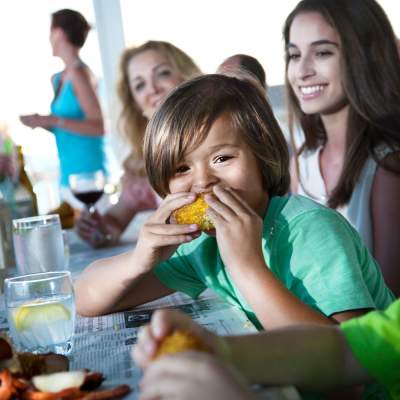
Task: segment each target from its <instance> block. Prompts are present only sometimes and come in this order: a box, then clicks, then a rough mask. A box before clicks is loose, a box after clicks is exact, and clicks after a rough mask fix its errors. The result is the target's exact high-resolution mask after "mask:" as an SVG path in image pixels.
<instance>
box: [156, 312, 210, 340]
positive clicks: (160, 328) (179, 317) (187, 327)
mask: <svg viewBox="0 0 400 400" xmlns="http://www.w3.org/2000/svg"><path fill="white" fill-rule="evenodd" d="M151 328H152V332H153V335H154V337H155V338H156V339H157V340H162V339H164V337H166V336H167V335H168V334H170V333H171V332H173V331H175V330H178V329H179V330H184V331H189V332H192V333H193V334H195V335H196V336H198V337H199V338H201V337H203V336H205V329H204V328H202V327H201V326H200V325H198V324H196V323H195V322H194V321H193V320H192V319H191V318H190V317H189V316H188V315H186V314H183V313H181V312H179V311H175V310H157V311H156V312H155V313H154V314H153V316H152V319H151Z"/></svg>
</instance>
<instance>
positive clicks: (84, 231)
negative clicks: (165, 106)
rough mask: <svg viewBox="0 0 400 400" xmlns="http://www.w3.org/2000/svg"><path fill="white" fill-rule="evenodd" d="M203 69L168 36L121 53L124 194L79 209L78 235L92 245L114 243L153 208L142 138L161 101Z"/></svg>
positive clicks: (122, 181)
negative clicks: (98, 207)
mask: <svg viewBox="0 0 400 400" xmlns="http://www.w3.org/2000/svg"><path fill="white" fill-rule="evenodd" d="M199 74H200V70H199V68H198V67H197V65H196V64H195V63H194V61H193V60H192V59H191V58H190V57H189V56H188V55H187V54H186V53H184V52H183V51H182V50H180V49H179V48H177V47H176V46H174V45H172V44H171V43H168V42H162V41H148V42H146V43H144V44H142V45H141V46H138V47H130V48H127V49H126V50H125V51H124V52H123V53H122V55H121V60H120V79H119V82H118V96H119V99H120V101H121V105H122V110H121V116H120V127H121V132H122V133H123V135H124V136H125V138H126V139H127V141H128V143H129V145H130V153H129V155H128V157H127V159H126V160H125V162H124V165H123V167H124V174H123V176H122V178H121V186H122V190H121V196H120V199H119V201H118V203H117V204H116V205H114V206H113V207H111V208H110V209H109V210H108V211H107V212H106V214H104V215H102V216H101V215H99V214H98V213H94V214H89V213H88V212H86V211H83V212H82V213H81V217H80V219H79V221H78V223H77V230H78V233H79V235H80V236H81V237H82V238H83V239H84V240H86V241H87V242H89V243H90V244H91V245H92V246H94V247H102V246H106V245H112V244H115V243H117V242H118V240H119V238H120V236H121V234H122V233H123V231H124V230H125V228H126V227H127V226H128V224H129V223H130V221H131V220H132V219H133V218H134V216H135V215H136V214H137V213H138V212H140V211H145V210H150V209H154V208H156V207H157V205H158V198H157V195H156V194H155V192H154V191H153V189H152V188H151V186H150V184H149V181H148V179H147V176H146V174H145V170H144V160H143V149H142V146H143V138H144V133H145V130H146V126H147V123H148V121H149V119H150V118H151V116H152V115H153V114H154V112H155V110H156V109H157V107H158V106H159V104H160V103H161V102H162V101H163V100H164V99H165V97H166V96H167V95H168V94H169V93H170V92H171V91H172V90H173V89H174V88H175V87H176V86H178V85H179V84H180V83H182V82H183V81H185V80H187V79H190V78H192V77H194V76H196V75H199Z"/></svg>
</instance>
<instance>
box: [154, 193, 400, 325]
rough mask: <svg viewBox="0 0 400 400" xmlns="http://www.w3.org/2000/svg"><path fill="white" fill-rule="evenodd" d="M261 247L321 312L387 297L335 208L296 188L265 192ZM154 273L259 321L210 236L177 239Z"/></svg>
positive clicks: (381, 304) (280, 274)
mask: <svg viewBox="0 0 400 400" xmlns="http://www.w3.org/2000/svg"><path fill="white" fill-rule="evenodd" d="M243 240H246V238H243ZM262 249H263V253H264V258H265V262H266V264H267V265H268V266H269V268H270V270H271V271H272V272H273V274H274V275H275V276H276V277H277V279H279V280H280V281H281V282H282V283H283V285H285V287H286V288H288V289H289V290H290V291H291V292H292V293H293V294H294V295H296V296H297V297H298V298H299V299H300V300H302V301H303V302H304V303H306V304H308V305H309V306H310V307H312V308H314V309H315V310H318V311H320V312H321V313H323V314H325V315H326V316H330V315H332V314H335V313H338V312H343V311H347V310H354V309H361V308H378V309H385V308H386V307H387V306H388V305H389V304H390V303H391V302H392V301H393V300H394V296H393V294H392V293H391V292H390V291H389V289H388V288H387V287H386V285H385V283H384V281H383V277H382V274H381V272H380V270H379V268H378V266H377V264H376V263H375V261H374V259H373V258H372V256H371V255H370V253H369V252H368V250H367V248H366V247H365V246H364V245H363V244H362V242H361V239H360V237H359V236H358V234H357V232H356V231H355V230H354V229H353V228H352V227H351V226H350V224H349V223H348V222H347V221H346V220H345V219H344V218H343V217H342V216H341V215H339V214H338V213H337V212H336V211H334V210H331V209H329V208H326V207H324V206H321V205H319V204H317V203H316V202H314V201H312V200H310V199H306V198H305V197H303V196H290V197H273V198H271V199H270V202H269V205H268V210H267V214H266V216H265V218H264V227H263V234H262ZM154 273H155V274H156V276H157V277H158V279H159V280H160V281H161V282H162V283H163V284H164V285H166V286H168V287H169V288H171V289H175V290H179V291H182V292H185V293H187V294H188V295H190V296H192V297H196V296H198V295H199V294H200V293H201V292H202V291H203V290H205V289H206V288H207V287H210V288H211V289H213V290H214V291H215V292H217V293H218V294H219V295H220V296H222V297H223V298H225V299H226V300H227V301H229V302H231V303H233V304H236V305H238V306H239V307H241V308H242V309H243V310H244V311H245V312H246V314H247V315H248V317H249V318H250V319H251V321H252V322H253V323H254V324H255V325H256V326H257V327H258V328H261V325H260V323H259V321H258V320H257V318H256V316H255V314H254V313H253V311H252V310H251V308H250V307H249V305H248V304H247V302H246V301H245V299H244V298H243V297H242V295H241V294H240V293H239V291H238V289H237V288H236V287H235V284H234V282H233V281H232V279H231V278H230V276H229V274H228V272H227V271H226V270H225V267H224V264H223V262H222V260H221V257H220V254H219V251H218V246H217V242H216V238H214V237H210V236H208V235H207V234H202V235H201V236H200V237H199V238H197V239H196V240H193V241H192V242H190V243H186V244H183V245H181V246H180V247H179V248H178V249H177V251H176V252H175V253H174V254H173V255H172V256H171V258H170V259H169V260H167V261H165V262H162V263H161V264H160V265H158V266H157V267H156V268H155V270H154Z"/></svg>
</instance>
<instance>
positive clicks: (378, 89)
mask: <svg viewBox="0 0 400 400" xmlns="http://www.w3.org/2000/svg"><path fill="white" fill-rule="evenodd" d="M306 12H317V13H319V14H321V15H322V16H323V18H324V19H325V20H326V21H327V23H328V24H330V25H331V26H332V27H333V28H334V29H335V30H336V32H337V33H338V35H339V37H340V41H341V54H342V67H341V68H342V83H343V87H344V91H345V94H346V96H347V99H348V102H349V105H350V113H349V120H348V124H347V134H346V138H347V143H346V149H347V151H346V154H345V158H344V166H343V170H342V173H341V176H340V178H339V181H338V183H337V185H336V187H335V189H334V190H333V192H332V193H331V195H330V197H329V200H328V205H329V206H330V207H332V208H337V207H339V206H343V205H345V204H347V203H348V202H349V201H350V198H351V195H352V193H353V189H354V186H355V185H356V183H357V181H358V179H359V177H360V173H361V170H362V168H363V167H364V165H365V162H366V160H367V158H368V157H369V156H372V157H373V158H374V159H375V160H376V161H377V162H378V164H379V165H381V166H382V167H383V168H385V169H388V170H390V171H392V172H395V173H400V171H399V170H398V169H397V168H395V166H394V165H393V164H391V165H389V163H388V162H385V161H381V160H379V156H378V154H377V148H378V146H379V145H382V144H384V145H386V146H388V147H389V148H391V149H392V150H394V151H395V150H399V149H400V58H399V53H398V51H397V47H396V38H395V35H394V32H393V29H392V27H391V25H390V22H389V20H388V18H387V16H386V14H385V12H384V11H383V10H382V8H381V7H380V6H379V5H378V4H377V2H376V1H375V0H351V1H349V0H302V1H301V2H300V3H299V4H298V5H297V6H296V7H295V9H294V10H293V11H292V12H291V13H290V14H289V16H288V17H287V19H286V22H285V25H284V29H283V36H284V40H285V46H286V48H287V45H288V43H289V39H290V38H289V34H290V27H291V25H292V22H293V20H294V18H295V17H296V16H297V15H298V14H300V13H306ZM288 63H289V58H288V56H286V88H287V98H288V105H289V123H290V128H291V132H292V143H294V139H293V127H294V123H295V122H297V123H298V124H299V125H300V127H301V128H302V130H303V132H304V135H305V142H304V144H303V145H302V146H301V147H300V148H299V149H298V150H296V157H297V158H298V156H299V155H300V154H301V152H302V151H304V150H308V149H310V150H315V149H316V148H317V147H319V146H321V145H323V144H324V143H325V142H326V139H327V138H326V133H325V129H324V126H323V123H322V120H321V118H320V116H319V115H317V114H313V115H306V114H305V113H303V112H302V111H301V108H300V105H299V102H298V100H297V98H296V96H295V94H294V92H293V90H292V88H291V86H290V84H289V82H288V79H287V68H288ZM299 178H300V176H299Z"/></svg>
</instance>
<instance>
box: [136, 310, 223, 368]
mask: <svg viewBox="0 0 400 400" xmlns="http://www.w3.org/2000/svg"><path fill="white" fill-rule="evenodd" d="M175 330H183V331H187V332H190V333H191V334H193V336H196V337H197V338H199V339H200V340H201V341H202V342H204V343H205V344H207V345H208V346H209V347H210V348H211V349H212V350H213V351H215V352H216V353H219V351H218V350H217V348H216V346H217V339H216V337H215V335H214V334H212V333H211V332H209V331H207V330H206V329H204V328H203V327H201V326H200V325H198V324H197V323H195V322H194V321H193V320H192V319H191V318H190V317H189V316H188V315H186V314H183V313H181V312H179V311H175V310H157V311H156V312H155V313H154V314H153V316H152V319H151V322H150V325H146V326H145V327H143V328H141V329H140V331H139V334H138V342H137V344H136V346H135V347H134V350H133V353H132V355H133V357H134V359H135V361H136V362H137V363H138V364H139V365H140V366H141V367H142V368H146V367H147V365H148V364H149V363H150V361H151V360H152V359H153V357H154V355H155V353H156V351H157V348H158V346H159V344H160V343H161V341H162V340H163V339H164V338H165V337H166V336H168V335H169V334H171V333H172V332H174V331H175Z"/></svg>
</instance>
